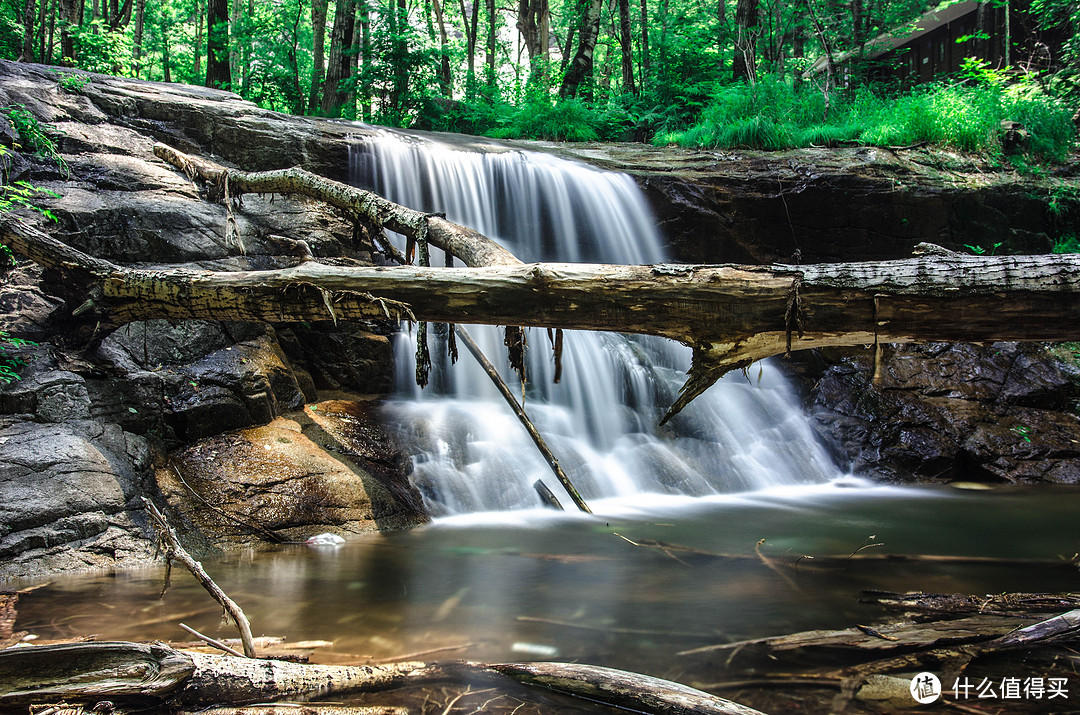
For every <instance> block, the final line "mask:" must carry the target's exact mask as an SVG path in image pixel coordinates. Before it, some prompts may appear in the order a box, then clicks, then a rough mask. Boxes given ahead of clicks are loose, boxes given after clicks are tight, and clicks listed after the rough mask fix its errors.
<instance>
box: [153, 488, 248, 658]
mask: <svg viewBox="0 0 1080 715" xmlns="http://www.w3.org/2000/svg"><path fill="white" fill-rule="evenodd" d="M142 501H143V505H144V506H145V507H146V512H147V513H148V514H149V515H150V521H151V523H153V525H154V528H155V529H156V530H157V533H158V539H159V546H160V547H161V548H162V550H163V551H164V552H165V588H166V589H167V588H168V587H169V574H170V572H171V571H170V569H171V567H172V560H173V559H176V560H177V561H179V562H180V563H181V564H183V566H184V568H186V569H187V570H188V571H190V572H191V575H192V576H194V577H195V578H196V580H198V582H199V583H200V584H201V585H202V587H203V588H205V589H206V591H207V592H208V593H209V594H210V595H211V596H213V598H214V600H215V601H217V602H218V603H220V604H221V607H222V608H223V609H224V610H225V613H226V614H228V616H229V618H230V619H232V622H233V623H235V624H236V628H237V630H239V631H240V642H241V643H242V644H243V646H244V655H246V656H247V657H248V658H254V657H255V643H254V642H253V641H252V639H251V624H250V623H248V619H247V616H246V615H244V611H243V609H241V608H240V606H238V605H236V602H235V601H233V600H232V599H231V598H229V596H228V594H226V593H225V592H224V591H222V590H221V587H219V586H218V585H217V584H216V583H214V580H213V579H212V578H210V575H209V574H208V573H206V569H204V568H203V567H202V564H201V563H199V562H198V561H196V560H195V559H193V558H192V557H191V554H189V553H188V552H187V550H185V549H184V547H183V545H182V544H181V543H180V539H179V538H178V537H177V536H176V532H175V531H173V529H172V527H171V526H169V522H168V521H166V520H165V515H164V514H162V513H161V512H160V511H158V509H157V507H155V506H154V505H153V504H152V503H151V502H150V500H149V499H147V498H146V497H143V498H142ZM162 595H164V591H162ZM196 635H199V637H201V638H205V636H202V635H201V634H196Z"/></svg>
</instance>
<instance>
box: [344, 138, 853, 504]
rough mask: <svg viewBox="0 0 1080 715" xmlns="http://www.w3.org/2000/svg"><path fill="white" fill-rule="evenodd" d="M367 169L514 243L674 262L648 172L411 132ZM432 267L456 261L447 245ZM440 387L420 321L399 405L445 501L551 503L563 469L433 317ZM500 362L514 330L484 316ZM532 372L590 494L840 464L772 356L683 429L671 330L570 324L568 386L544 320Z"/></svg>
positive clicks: (674, 488) (384, 144) (532, 390)
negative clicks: (548, 496)
mask: <svg viewBox="0 0 1080 715" xmlns="http://www.w3.org/2000/svg"><path fill="white" fill-rule="evenodd" d="M351 164H352V165H351V175H352V178H353V181H354V182H355V183H357V184H358V185H361V186H365V187H368V188H372V189H374V190H375V191H377V192H379V193H380V194H382V195H383V196H386V197H387V198H389V199H390V200H392V201H395V202H397V203H400V204H403V205H406V206H409V207H411V208H415V209H419V210H423V211H433V212H444V213H445V214H446V216H447V218H449V219H451V220H453V221H456V222H458V223H461V224H464V225H466V226H470V227H472V228H474V229H476V230H478V231H480V232H482V233H484V234H485V235H487V236H489V237H491V238H493V239H495V240H497V241H499V242H500V243H501V244H503V245H504V246H505V247H506V248H508V249H509V250H510V251H512V252H513V253H514V254H515V255H516V256H518V258H520V259H522V260H523V261H526V262H530V261H570V262H578V261H587V262H599V263H623V264H639V263H640V264H650V263H661V262H664V261H665V260H667V256H666V255H665V250H664V247H663V243H662V241H661V238H660V235H659V233H658V231H657V229H656V225H655V221H654V219H653V217H652V214H651V212H650V210H649V207H648V205H647V204H646V203H645V200H644V197H643V195H642V194H641V192H640V191H639V190H638V188H637V186H636V185H635V184H634V182H633V180H632V179H631V178H630V177H629V176H627V175H625V174H619V173H614V172H604V171H599V170H596V169H593V168H591V167H589V166H586V165H584V164H579V163H575V162H570V161H566V160H563V159H559V158H556V157H553V156H549V155H546V154H540V153H533V152H524V151H517V150H506V149H503V148H499V147H490V148H484V149H483V150H477V149H475V148H471V149H463V148H459V147H454V146H450V145H448V144H444V143H441V142H438V141H433V140H429V139H424V138H420V137H416V136H412V135H405V134H400V133H396V132H389V131H387V132H383V133H381V134H379V135H378V136H377V137H376V138H374V139H366V140H365V141H363V142H358V143H357V144H356V146H355V147H354V150H353V151H352V155H351ZM431 260H432V265H442V264H443V261H444V258H443V256H442V254H441V253H440V252H438V251H437V250H435V249H433V251H432V259H431ZM433 328H434V329H433V336H434V337H433V339H432V340H431V343H432V351H431V353H432V362H433V373H432V380H431V385H430V386H429V387H428V388H427V389H426V390H423V391H421V390H419V389H418V388H416V387H415V384H414V381H413V373H414V367H413V365H414V363H413V358H412V356H413V355H414V353H415V333H409V334H405V333H403V334H401V335H399V336H398V339H397V341H396V348H395V349H396V356H395V357H396V359H397V364H398V366H399V367H398V390H399V392H398V395H399V396H398V397H397V398H396V399H394V400H392V401H391V402H390V403H389V404H388V405H387V406H386V408H385V415H386V417H387V418H388V420H389V421H390V422H391V423H392V424H393V425H394V428H395V429H396V430H397V432H398V433H399V437H400V438H401V440H402V442H403V443H404V445H405V447H406V449H408V450H409V451H410V453H411V454H412V455H413V460H414V464H415V471H414V474H413V480H414V482H415V483H416V485H417V487H418V488H419V489H420V490H421V492H422V493H423V494H424V497H425V500H426V501H427V502H428V506H429V508H430V509H431V510H432V513H434V514H455V513H462V512H471V511H484V510H503V509H516V508H529V507H534V506H537V505H539V503H540V501H539V497H538V496H537V494H536V492H535V491H534V489H533V487H532V484H533V483H534V482H535V481H536V480H537V479H541V478H542V479H544V481H545V482H546V483H547V484H548V486H549V487H550V488H551V489H552V490H553V491H555V493H556V494H562V493H563V492H562V489H561V487H560V486H559V485H558V484H557V482H556V481H555V480H554V478H553V477H552V476H551V474H550V471H549V469H548V467H547V465H546V463H545V462H544V461H543V459H542V458H541V456H540V455H539V453H538V452H537V451H536V449H535V448H534V447H533V445H532V443H531V442H530V441H529V439H528V436H527V435H526V434H525V431H524V430H523V429H522V428H521V426H520V425H518V424H517V423H516V420H515V418H514V417H513V416H512V414H511V413H510V411H509V410H508V409H507V407H506V406H505V404H504V403H503V402H502V400H501V399H500V397H499V396H498V394H497V392H496V391H495V389H494V387H492V385H491V384H490V382H489V380H488V377H487V376H486V375H485V374H484V372H483V371H482V370H481V369H480V368H479V366H478V365H477V364H475V362H474V361H473V360H472V359H471V358H470V357H468V356H463V357H462V360H461V361H460V362H459V363H458V364H457V365H454V366H451V365H450V364H449V362H450V361H449V359H448V358H446V357H445V355H446V352H447V351H446V348H445V342H446V341H445V334H446V333H445V329H442V330H441V332H440V330H439V329H440V328H442V326H433ZM469 331H470V333H471V334H472V335H473V336H474V337H475V339H476V341H477V342H478V343H479V344H480V346H481V348H482V349H483V350H484V352H485V354H487V355H488V356H489V358H490V359H491V360H492V362H494V363H496V364H501V363H504V362H505V360H504V359H503V358H502V357H501V356H502V355H504V348H503V345H502V332H501V331H500V330H498V329H496V328H491V327H480V326H470V327H469ZM528 339H529V342H530V348H529V358H528V369H527V374H526V384H525V385H524V386H522V385H521V384H520V382H518V381H517V380H516V377H515V376H513V375H511V374H510V372H509V371H508V370H504V374H503V377H504V379H506V380H507V382H508V383H510V384H511V386H512V389H513V390H514V392H515V393H516V394H519V395H524V398H525V407H526V410H527V412H528V413H529V415H530V418H531V419H532V420H533V421H534V422H535V424H536V426H537V428H538V429H539V430H540V431H541V433H542V434H544V436H545V438H546V439H547V440H548V441H549V444H550V446H551V447H552V449H553V450H554V452H555V453H556V455H557V456H558V457H559V460H560V463H561V464H562V466H563V468H564V469H565V470H566V472H567V474H568V475H569V477H570V479H571V480H572V481H573V482H574V483H575V485H576V486H577V488H578V490H579V491H580V492H581V493H582V495H583V496H584V497H585V499H586V500H589V499H597V498H609V497H619V498H634V497H637V496H639V495H641V494H649V493H665V494H687V495H693V496H702V495H706V494H712V493H716V492H723V491H738V490H746V489H757V488H762V487H767V486H778V485H785V484H797V483H807V482H822V481H826V480H828V479H830V478H833V477H836V476H838V475H839V473H838V471H837V469H836V467H835V466H834V465H833V463H832V461H831V460H830V458H829V457H828V455H827V454H826V452H825V451H824V449H822V448H821V447H820V446H819V444H818V443H817V441H816V440H815V438H814V436H813V433H812V431H811V429H810V427H809V425H808V424H807V422H806V419H805V417H804V416H803V414H802V412H801V410H800V408H799V407H798V405H797V403H796V401H795V399H794V396H793V394H792V392H791V390H790V388H789V387H788V385H787V383H786V382H785V380H784V378H783V377H782V376H781V375H780V374H779V372H778V371H777V370H776V369H775V368H773V367H772V366H770V365H769V364H767V363H766V364H758V365H755V366H754V367H753V368H751V370H750V373H749V374H748V375H746V376H744V375H738V374H737V375H731V376H729V377H728V378H727V379H725V380H723V381H722V382H721V383H720V384H718V385H717V386H715V387H713V388H712V389H711V390H709V391H708V392H707V393H706V394H705V395H703V396H701V397H699V398H698V399H697V400H696V401H695V402H694V403H693V404H691V405H690V406H689V407H688V408H687V409H686V410H684V412H683V413H682V414H681V415H679V416H678V417H676V418H675V419H674V420H672V422H671V424H670V426H669V427H667V428H658V427H657V424H658V423H659V421H660V417H661V416H662V415H663V412H664V410H666V408H667V407H668V406H669V405H670V404H671V403H672V402H673V401H674V399H675V396H676V394H677V392H678V389H679V387H680V386H681V384H682V382H683V381H684V379H685V370H686V369H687V367H688V366H689V364H690V351H689V349H687V348H686V347H685V346H682V345H679V344H677V343H673V342H671V341H667V340H663V339H660V338H650V337H638V336H634V337H628V336H624V335H620V334H613V333H590V332H570V333H568V334H567V335H566V339H565V345H564V352H563V357H562V365H563V370H562V379H561V381H560V382H559V383H558V384H554V383H553V377H554V371H555V368H554V364H553V360H552V357H551V355H552V353H551V349H550V347H549V346H548V345H547V344H546V343H547V341H548V336H547V335H545V332H544V331H540V330H533V331H530V332H529V334H528Z"/></svg>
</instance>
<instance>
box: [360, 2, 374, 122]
mask: <svg viewBox="0 0 1080 715" xmlns="http://www.w3.org/2000/svg"><path fill="white" fill-rule="evenodd" d="M369 2H370V0H360V18H359V20H360V56H361V57H362V58H363V61H364V64H363V67H362V68H361V69H362V70H363V73H362V74H361V80H360V81H361V84H360V87H359V90H360V110H361V114H362V115H363V118H364V121H365V122H366V121H370V120H371V116H372V111H371V79H370V76H371V5H369V4H368V3H369Z"/></svg>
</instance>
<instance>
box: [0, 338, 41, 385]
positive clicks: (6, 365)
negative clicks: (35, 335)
mask: <svg viewBox="0 0 1080 715" xmlns="http://www.w3.org/2000/svg"><path fill="white" fill-rule="evenodd" d="M33 345H37V343H34V342H31V341H29V340H22V339H20V338H13V337H11V336H10V335H8V334H7V333H6V332H5V331H3V330H0V383H3V384H5V385H7V384H10V383H12V382H15V381H16V380H18V379H19V373H18V372H16V371H17V370H18V368H20V367H22V366H23V365H25V364H26V361H25V360H23V358H22V357H21V356H19V355H17V354H15V353H14V352H13V350H18V349H19V348H23V347H27V346H33Z"/></svg>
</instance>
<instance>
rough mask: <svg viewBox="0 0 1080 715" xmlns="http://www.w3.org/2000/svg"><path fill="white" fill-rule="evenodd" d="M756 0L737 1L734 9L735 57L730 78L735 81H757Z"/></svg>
mask: <svg viewBox="0 0 1080 715" xmlns="http://www.w3.org/2000/svg"><path fill="white" fill-rule="evenodd" d="M757 25H758V0H739V3H738V5H737V6H736V8H735V57H734V61H733V63H732V76H733V77H734V78H735V79H736V80H740V79H741V80H744V81H746V82H754V81H756V80H757V59H756V53H757Z"/></svg>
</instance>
